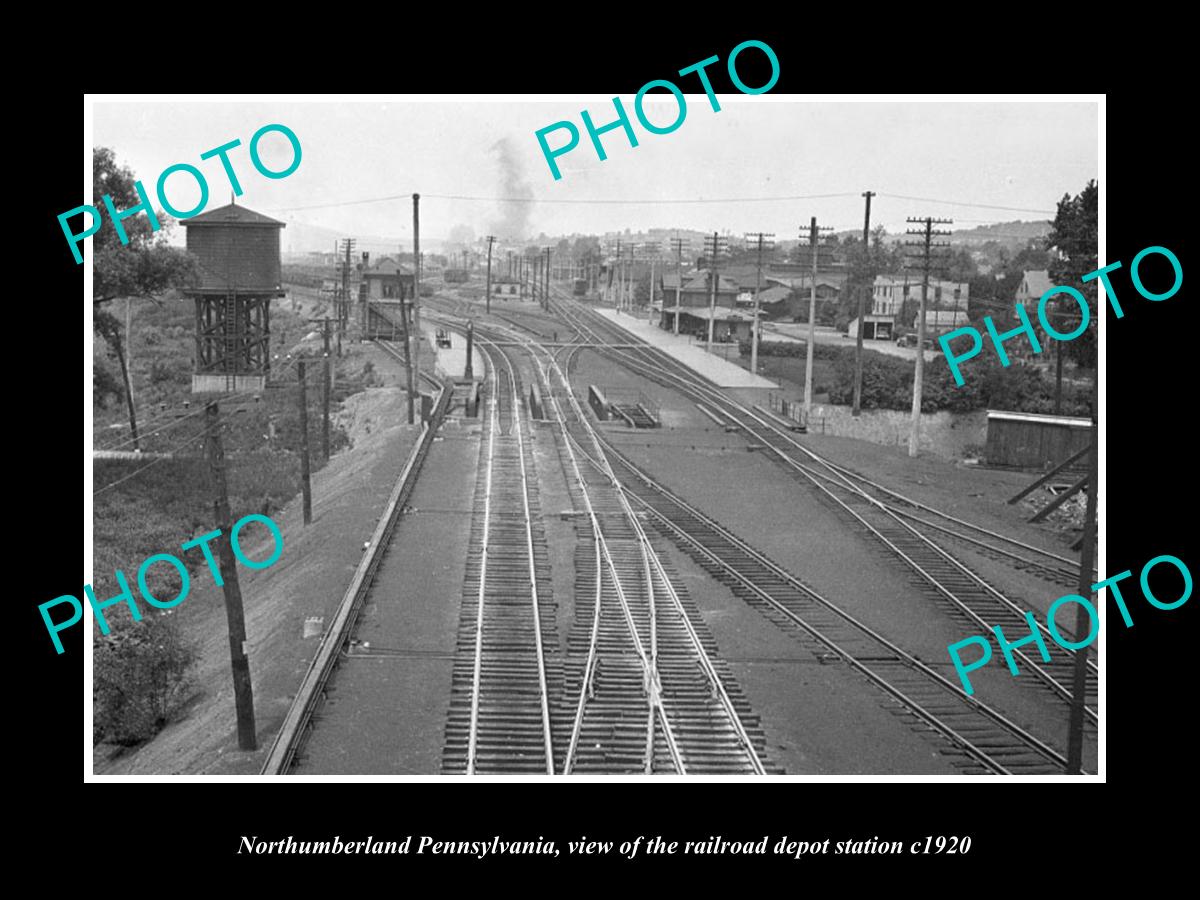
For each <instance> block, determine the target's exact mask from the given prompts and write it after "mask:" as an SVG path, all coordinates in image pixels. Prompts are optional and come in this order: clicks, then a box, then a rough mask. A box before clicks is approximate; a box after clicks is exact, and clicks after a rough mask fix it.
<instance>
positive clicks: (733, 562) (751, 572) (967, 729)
mask: <svg viewBox="0 0 1200 900" xmlns="http://www.w3.org/2000/svg"><path fill="white" fill-rule="evenodd" d="M608 449H609V459H610V460H613V461H615V462H616V463H617V466H618V468H619V469H620V470H622V471H624V472H625V473H627V474H628V477H627V478H624V479H622V481H623V483H624V484H625V485H626V487H627V488H628V490H629V491H630V493H631V494H632V495H633V496H635V497H636V500H637V503H638V505H639V507H640V508H641V509H642V510H644V511H645V512H646V514H647V515H648V517H649V518H650V519H651V521H653V522H654V524H655V525H656V526H657V527H658V528H660V529H661V530H662V531H663V533H664V534H669V535H671V536H673V537H674V538H675V539H676V540H677V541H678V543H679V544H680V546H682V547H683V548H684V550H685V551H686V552H687V553H688V554H689V555H690V556H691V557H692V558H693V559H694V560H695V561H696V562H697V563H699V564H700V565H701V566H702V567H703V568H704V569H705V570H706V571H708V572H709V573H710V574H711V575H712V576H713V577H714V578H716V579H717V580H719V581H721V582H722V583H724V584H725V585H726V586H727V587H729V588H730V590H731V591H732V592H733V593H734V594H735V595H736V596H738V597H739V598H741V599H742V600H744V601H745V602H747V603H748V604H749V605H750V606H752V607H754V608H756V609H758V610H759V611H760V612H761V613H763V614H764V615H765V616H766V617H767V618H768V619H770V620H771V621H773V622H775V623H776V624H777V625H779V626H781V627H782V628H783V629H784V630H786V631H789V632H791V633H793V635H794V636H797V637H799V638H800V639H801V642H802V643H803V644H804V645H805V646H806V647H808V649H810V650H811V651H812V652H813V653H814V655H816V656H818V657H819V658H821V659H823V660H828V659H829V658H830V656H831V655H832V657H834V658H837V659H840V660H842V661H843V662H845V663H846V664H848V665H849V666H850V667H851V668H853V669H854V670H855V671H857V672H859V673H860V674H861V675H862V676H864V677H865V678H866V679H867V680H868V681H869V682H871V683H872V684H873V685H874V686H875V687H876V688H878V689H880V690H882V691H883V693H884V694H885V695H887V697H889V698H891V699H892V700H895V701H897V702H898V703H900V704H902V705H903V707H904V708H905V709H906V710H908V712H909V713H910V714H911V715H912V716H913V718H914V719H915V720H916V721H917V722H919V723H920V724H921V726H922V727H924V728H926V729H928V730H929V731H932V732H934V733H936V734H937V735H939V736H940V737H941V738H943V739H944V740H945V741H947V742H949V744H950V745H951V746H952V748H953V749H952V750H951V751H949V752H948V753H946V751H945V750H944V751H943V752H944V753H946V755H949V756H951V758H952V763H953V765H955V767H956V768H958V769H959V770H960V771H962V772H964V774H1022V775H1037V774H1054V773H1060V772H1062V771H1063V770H1064V768H1065V766H1066V759H1065V758H1064V757H1063V756H1062V754H1061V753H1059V752H1058V751H1057V750H1055V749H1054V748H1053V747H1051V746H1050V745H1048V744H1047V743H1045V742H1044V741H1042V740H1040V739H1039V738H1038V737H1036V736H1035V735H1033V734H1032V733H1031V732H1030V731H1028V730H1027V729H1025V728H1022V727H1021V726H1020V725H1018V724H1017V723H1015V722H1013V721H1011V720H1009V719H1008V718H1007V717H1005V716H1004V715H1002V714H1001V713H999V712H997V711H995V710H993V709H991V708H990V707H988V706H987V705H986V704H984V703H982V702H980V701H979V700H977V699H974V698H972V697H968V696H967V695H966V694H964V693H963V692H962V690H961V689H960V688H959V687H958V685H957V684H955V683H953V682H951V681H949V680H948V679H946V678H945V677H943V676H942V675H941V674H940V673H939V672H937V671H936V670H935V669H933V668H931V667H930V666H928V665H926V664H925V663H923V662H922V661H921V660H919V659H917V658H916V657H914V656H912V655H911V654H909V653H907V652H905V651H904V650H902V649H901V648H900V647H898V646H897V645H895V644H894V643H892V642H891V641H889V640H887V638H885V637H883V636H882V635H881V634H880V633H878V632H877V631H875V630H873V629H871V628H870V627H869V626H867V625H865V624H864V623H862V622H860V621H859V620H857V619H856V618H855V617H853V616H852V615H850V614H849V613H847V612H846V611H844V610H842V609H841V608H840V607H838V606H837V605H836V604H834V603H832V602H831V601H830V600H828V599H826V598H825V597H823V596H821V595H820V594H819V593H818V592H816V591H815V590H813V589H812V588H811V587H809V586H808V585H805V584H803V583H802V582H801V581H800V580H799V579H797V578H796V577H795V576H793V575H792V574H791V573H789V572H787V571H786V570H784V569H783V568H782V567H781V566H779V565H778V564H776V563H775V562H773V561H772V560H770V559H769V558H768V557H767V556H766V555H765V554H763V553H761V552H759V551H758V550H756V549H754V548H753V547H752V546H750V545H749V544H748V543H746V542H745V541H743V540H741V539H740V538H738V537H737V536H736V535H734V534H733V533H732V532H730V531H729V530H728V529H726V528H725V527H724V526H722V525H720V523H718V522H717V521H716V520H715V519H713V518H711V517H710V516H707V515H705V514H704V513H702V512H700V511H699V510H697V509H696V508H694V507H692V506H691V505H689V504H688V503H686V502H685V501H684V500H682V499H681V498H680V497H679V496H678V495H676V494H674V493H672V492H671V491H670V490H668V489H667V488H665V487H663V486H662V485H661V484H659V483H658V482H656V481H655V480H654V479H653V478H651V477H650V476H649V475H648V474H647V473H646V472H645V471H643V470H642V469H640V468H638V467H637V466H636V465H634V464H633V463H632V462H630V461H629V460H628V459H626V458H625V457H624V456H622V455H620V454H619V453H617V452H616V450H615V449H614V448H612V447H609V448H608Z"/></svg>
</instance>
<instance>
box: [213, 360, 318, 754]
mask: <svg viewBox="0 0 1200 900" xmlns="http://www.w3.org/2000/svg"><path fill="white" fill-rule="evenodd" d="M300 365H301V366H303V365H304V364H303V363H301V364H300ZM205 417H206V419H207V425H208V464H209V468H210V469H211V471H212V478H213V488H214V490H215V493H216V496H215V497H214V499H213V511H214V513H215V514H216V524H217V530H218V531H219V532H220V536H219V537H218V538H217V554H218V556H219V557H220V564H219V567H220V571H221V581H222V582H224V583H223V584H222V588H223V589H224V591H225V618H226V621H227V622H228V623H229V663H230V667H231V668H232V669H233V702H234V706H235V708H236V709H237V730H238V748H239V749H241V750H257V749H258V740H257V738H256V737H255V733H254V732H255V727H254V688H253V686H252V685H251V683H250V657H249V656H248V655H247V654H246V616H245V612H244V610H243V608H242V589H241V586H240V585H239V584H238V574H237V565H236V562H235V560H234V558H233V546H232V544H230V540H232V538H231V537H230V534H231V532H232V530H233V523H232V522H231V521H230V518H231V517H230V513H229V488H228V486H227V485H226V483H225V450H224V448H223V447H222V446H221V431H220V427H221V426H220V419H219V417H218V415H217V403H216V401H215V400H213V401H210V402H209V403H208V405H207V407H206V408H205Z"/></svg>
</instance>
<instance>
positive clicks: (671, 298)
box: [659, 269, 741, 309]
mask: <svg viewBox="0 0 1200 900" xmlns="http://www.w3.org/2000/svg"><path fill="white" fill-rule="evenodd" d="M659 284H660V287H661V290H662V294H661V296H662V297H663V298H664V299H665V301H666V305H667V306H668V307H671V306H674V305H675V288H676V286H677V285H678V284H679V281H678V276H677V275H676V274H675V273H674V272H671V273H664V274H663V276H662V279H661V281H660V283H659ZM712 293H713V289H712V278H711V276H710V272H709V270H708V269H699V270H697V271H695V272H690V273H688V272H685V273H684V275H683V285H682V287H680V290H679V305H680V306H686V307H696V306H708V305H709V303H711V302H712ZM739 293H741V286H740V285H739V284H738V283H737V282H736V281H734V280H733V279H732V278H729V277H728V276H726V275H725V274H724V273H722V272H721V271H720V270H719V269H718V270H717V303H716V305H717V306H727V307H729V308H730V309H733V308H734V307H736V306H737V297H738V294H739Z"/></svg>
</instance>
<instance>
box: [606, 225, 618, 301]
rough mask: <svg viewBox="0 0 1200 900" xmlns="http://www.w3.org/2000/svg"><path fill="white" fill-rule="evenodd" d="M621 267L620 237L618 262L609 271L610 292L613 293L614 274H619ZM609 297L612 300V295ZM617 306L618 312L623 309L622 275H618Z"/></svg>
mask: <svg viewBox="0 0 1200 900" xmlns="http://www.w3.org/2000/svg"><path fill="white" fill-rule="evenodd" d="M620 267H621V239H620V238H617V262H616V264H615V265H614V266H613V268H612V269H610V270H609V272H608V291H609V294H611V293H612V285H613V276H614V275H617V270H618V269H620ZM609 299H610V300H611V299H612V297H611V296H610V297H609ZM616 306H617V312H620V311H621V276H620V275H617V300H616Z"/></svg>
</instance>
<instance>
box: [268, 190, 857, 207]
mask: <svg viewBox="0 0 1200 900" xmlns="http://www.w3.org/2000/svg"><path fill="white" fill-rule="evenodd" d="M408 196H409V195H408V194H394V195H390V196H387V197H371V198H367V199H364V200H342V201H338V202H335V203H317V204H312V205H310V206H271V207H267V209H268V210H270V211H271V212H299V211H301V210H305V209H330V208H332V207H335V206H361V205H363V204H366V203H386V202H387V201H389V200H402V199H404V198H406V197H408ZM422 196H423V197H432V198H434V199H436V200H476V201H482V202H487V203H555V204H573V205H585V206H586V205H605V206H620V205H638V204H649V205H655V206H657V205H660V204H679V203H775V202H785V201H791V200H827V199H831V198H836V197H854V196H857V195H856V194H855V193H854V192H853V191H846V192H842V193H838V194H795V195H791V196H780V197H717V198H696V199H666V200H664V199H662V198H659V197H647V198H646V199H644V200H642V199H621V200H611V199H610V200H604V199H601V200H585V199H566V198H542V197H475V196H469V195H466V194H422Z"/></svg>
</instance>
